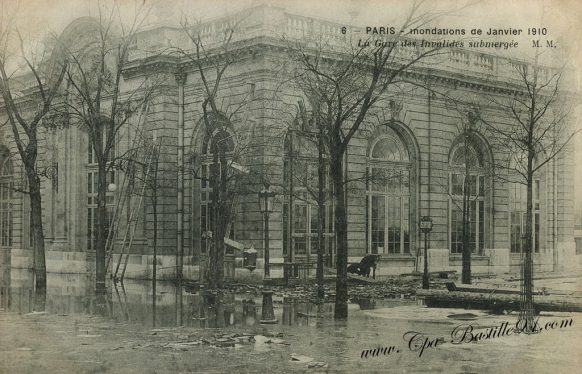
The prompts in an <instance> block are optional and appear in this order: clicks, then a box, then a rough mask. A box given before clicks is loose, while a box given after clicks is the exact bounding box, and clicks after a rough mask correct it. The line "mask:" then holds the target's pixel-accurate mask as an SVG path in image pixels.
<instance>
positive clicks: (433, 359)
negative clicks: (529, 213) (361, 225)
mask: <svg viewBox="0 0 582 374" xmlns="http://www.w3.org/2000/svg"><path fill="white" fill-rule="evenodd" d="M48 281H49V285H50V286H49V289H48V291H47V297H46V302H45V303H44V307H45V311H39V310H40V309H42V306H43V304H42V300H40V301H39V300H35V295H34V292H33V291H32V288H31V287H30V286H31V285H32V278H31V277H30V273H28V272H23V271H16V270H13V272H12V275H11V279H10V284H9V285H7V284H6V282H5V284H4V285H3V287H2V294H1V299H0V308H1V309H0V331H1V338H0V373H33V372H34V373H37V372H39V371H41V372H67V373H77V372H79V373H84V372H89V373H90V372H94V373H95V372H99V373H101V372H108V373H128V372H130V373H131V372H136V373H137V372H140V373H170V372H171V373H175V372H180V373H182V372H184V373H188V372H192V373H199V372H277V371H279V372H282V371H283V372H287V371H295V372H303V371H307V372H357V373H360V372H361V373H370V372H401V373H422V372H435V371H437V372H439V371H442V372H449V373H489V372H490V373H505V372H512V373H515V372H518V373H519V372H528V373H531V372H540V373H541V372H547V369H548V368H551V367H552V366H553V365H555V364H558V363H559V365H562V366H561V367H562V370H563V372H576V371H577V368H579V367H580V365H581V364H582V361H581V360H582V356H581V355H580V352H579V344H578V342H579V341H580V337H581V336H582V329H581V327H580V326H581V323H582V315H581V314H579V313H543V314H542V315H541V316H540V319H539V320H538V322H539V326H540V332H539V333H537V334H534V335H525V334H517V333H507V331H508V329H507V328H505V330H504V332H502V331H501V328H500V326H509V327H515V325H516V323H517V321H518V315H517V313H514V312H512V313H510V314H503V315H491V314H489V313H487V312H486V311H478V310H464V309H444V308H443V309H436V308H427V307H425V306H424V305H422V301H420V300H416V299H415V298H414V295H410V294H408V293H407V292H406V290H407V289H408V288H409V286H410V285H411V284H412V283H414V282H416V281H415V280H406V281H403V280H399V279H394V280H392V281H390V282H387V283H386V284H384V285H382V286H381V287H379V286H361V285H353V286H351V288H350V289H351V290H350V298H351V303H350V304H349V314H350V316H349V319H348V320H347V321H341V322H338V321H334V320H333V303H331V302H330V303H328V302H325V303H321V304H315V303H311V302H305V301H307V300H308V299H309V297H308V295H309V292H307V290H306V289H305V288H304V287H302V286H297V287H292V288H276V289H275V290H274V295H273V303H274V313H275V317H276V319H277V323H276V324H269V325H267V324H260V323H259V320H260V318H261V308H262V306H261V305H262V304H261V293H260V286H250V285H237V286H236V287H232V288H231V291H225V292H223V293H221V294H213V293H209V292H208V291H204V290H195V289H188V288H187V287H183V288H179V287H176V286H175V285H173V284H171V283H167V282H158V284H157V285H156V294H157V296H156V298H155V303H154V298H152V285H151V282H148V281H143V282H142V281H130V282H125V283H124V284H123V285H122V284H118V285H117V286H116V287H114V286H113V285H112V287H111V290H112V292H111V293H110V294H109V295H107V296H106V297H105V299H101V300H98V299H96V298H95V297H94V296H91V295H90V292H89V293H88V292H87V290H91V282H90V281H89V280H88V279H86V277H84V276H80V275H66V274H50V275H49V279H48ZM498 281H500V279H497V278H487V279H483V280H482V282H483V283H495V282H498ZM579 283H580V278H579V277H570V278H555V277H549V278H548V279H547V280H543V279H542V280H538V283H537V284H538V285H539V286H542V285H544V287H548V288H550V289H555V287H561V288H562V290H563V291H564V292H569V290H568V288H570V290H572V291H574V290H577V289H580V286H579ZM419 284H420V282H419V281H418V285H419ZM432 286H439V285H436V284H432ZM312 288H314V287H312ZM391 290H392V291H394V292H392V291H391ZM395 292H401V293H400V294H398V295H397V294H395ZM480 333H481V334H480ZM479 334H480V335H479ZM377 348H380V349H379V350H376V349H377ZM533 359H535V360H536V365H535V368H533V369H532V366H531V360H533ZM564 365H566V366H564ZM568 365H569V366H568ZM536 370H538V371H536Z"/></svg>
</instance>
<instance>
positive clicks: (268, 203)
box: [259, 182, 275, 280]
mask: <svg viewBox="0 0 582 374" xmlns="http://www.w3.org/2000/svg"><path fill="white" fill-rule="evenodd" d="M274 198H275V192H274V191H271V189H270V185H269V183H268V182H265V184H264V188H263V189H262V190H261V191H260V192H259V206H260V209H261V213H262V214H263V220H264V221H265V229H264V236H265V256H264V260H265V275H264V277H265V278H264V279H265V280H266V279H269V278H270V277H271V275H270V272H269V214H270V213H271V212H273V200H274Z"/></svg>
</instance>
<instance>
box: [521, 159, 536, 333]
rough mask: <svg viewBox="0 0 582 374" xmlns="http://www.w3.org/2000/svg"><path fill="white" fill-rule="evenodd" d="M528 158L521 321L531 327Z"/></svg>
mask: <svg viewBox="0 0 582 374" xmlns="http://www.w3.org/2000/svg"><path fill="white" fill-rule="evenodd" d="M532 159H533V157H531V156H530V160H529V162H528V163H529V165H528V173H527V203H526V218H525V248H524V251H525V253H524V254H525V256H524V258H523V264H522V266H523V289H522V292H523V295H522V298H523V303H524V305H522V308H521V312H522V316H521V319H525V321H526V322H527V326H533V318H534V305H533V254H532V253H533V240H532V238H533V201H532V200H533V196H532V194H533V188H532V187H533V172H532V165H533V161H532Z"/></svg>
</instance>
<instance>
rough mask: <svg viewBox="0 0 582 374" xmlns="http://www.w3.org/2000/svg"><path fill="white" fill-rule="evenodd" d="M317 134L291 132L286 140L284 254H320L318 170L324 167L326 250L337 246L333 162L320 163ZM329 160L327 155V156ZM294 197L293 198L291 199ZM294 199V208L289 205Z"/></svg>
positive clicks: (328, 251) (326, 252)
mask: <svg viewBox="0 0 582 374" xmlns="http://www.w3.org/2000/svg"><path fill="white" fill-rule="evenodd" d="M314 139H315V138H310V139H307V138H306V137H305V136H300V135H299V134H295V135H294V136H293V141H291V135H290V134H288V135H287V138H286V141H285V157H284V164H283V183H284V185H285V197H284V202H283V254H284V255H288V254H289V248H291V249H292V250H293V255H294V256H300V257H302V256H305V257H309V256H310V255H316V254H317V252H318V248H319V241H318V238H317V236H318V217H319V214H318V213H319V207H318V203H317V198H318V192H319V181H318V179H319V178H318V172H319V168H323V169H324V182H323V185H324V201H323V209H324V214H323V220H322V222H321V225H322V228H323V236H324V248H323V253H324V254H331V251H332V249H333V241H334V234H333V217H332V215H333V205H332V202H331V195H330V192H331V178H330V175H329V165H328V163H327V162H324V164H323V165H320V164H319V163H318V150H317V147H316V145H315V142H314ZM324 158H325V159H326V160H327V157H326V156H324ZM290 197H291V199H290ZM290 200H292V206H293V208H292V209H289V206H290Z"/></svg>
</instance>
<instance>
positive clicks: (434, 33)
mask: <svg viewBox="0 0 582 374" xmlns="http://www.w3.org/2000/svg"><path fill="white" fill-rule="evenodd" d="M348 31H349V29H348V27H346V26H344V27H342V28H341V32H342V34H346V33H347V32H348ZM351 31H352V32H354V33H361V32H362V31H364V32H365V34H366V35H368V36H369V37H373V36H378V37H379V38H378V39H376V40H373V39H360V40H358V46H359V47H368V46H374V47H382V46H384V47H392V46H396V43H398V44H400V46H402V47H427V48H448V47H453V48H465V47H469V48H496V49H500V48H502V49H510V48H517V47H518V46H519V45H520V43H519V42H518V41H517V40H515V39H510V38H509V37H520V36H526V37H531V38H532V39H531V43H530V46H531V47H532V48H540V47H550V48H556V47H557V43H556V42H555V41H554V40H551V39H545V40H540V37H546V36H547V35H548V29H547V28H546V27H529V28H526V29H522V28H513V27H507V28H485V29H481V28H472V29H465V28H438V27H432V28H413V29H409V30H398V29H397V28H396V27H392V26H366V27H365V28H364V29H353V30H351ZM396 33H401V34H406V35H411V36H420V37H427V38H430V40H427V39H420V40H409V39H407V40H399V41H391V40H384V39H382V38H381V37H382V36H388V35H395V34H396ZM463 36H466V37H477V38H478V37H480V36H482V37H485V38H487V39H486V40H483V39H480V40H470V41H463V40H457V39H455V38H456V37H463ZM439 37H443V39H439ZM491 37H495V39H490V38H491ZM503 37H506V38H503Z"/></svg>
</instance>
